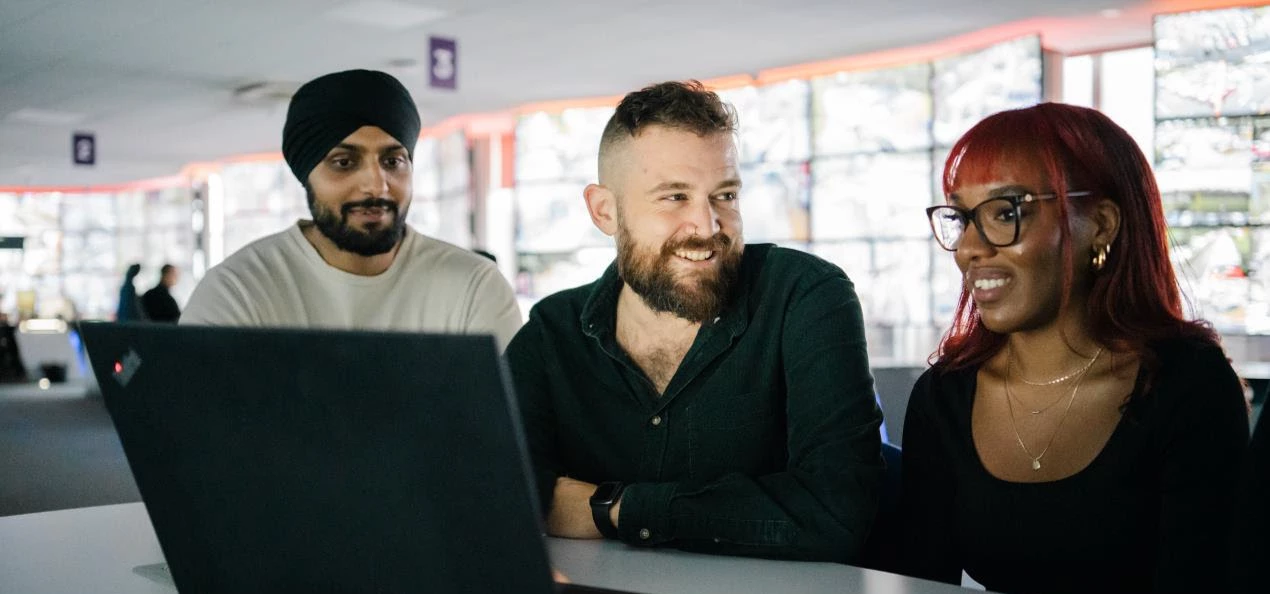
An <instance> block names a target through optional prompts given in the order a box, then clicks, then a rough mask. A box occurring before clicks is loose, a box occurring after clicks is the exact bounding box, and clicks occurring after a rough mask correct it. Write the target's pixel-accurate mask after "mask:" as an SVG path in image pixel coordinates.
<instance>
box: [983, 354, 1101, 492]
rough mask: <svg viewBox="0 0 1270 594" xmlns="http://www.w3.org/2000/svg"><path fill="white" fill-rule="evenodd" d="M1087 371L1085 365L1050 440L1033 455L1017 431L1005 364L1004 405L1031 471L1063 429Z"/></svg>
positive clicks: (1095, 357)
mask: <svg viewBox="0 0 1270 594" xmlns="http://www.w3.org/2000/svg"><path fill="white" fill-rule="evenodd" d="M1101 354H1102V350H1101V349H1099V350H1098V354H1096V355H1094V359H1097V358H1098V355H1101ZM1088 372H1089V367H1085V371H1084V372H1082V373H1081V374H1080V377H1078V378H1076V386H1075V387H1073V388H1072V395H1071V398H1069V399H1068V400H1067V408H1066V409H1064V410H1063V416H1062V417H1061V418H1059V419H1058V426H1056V427H1054V433H1052V434H1051V435H1050V440H1049V442H1048V443H1046V444H1045V449H1043V450H1041V453H1040V454H1037V455H1035V456H1033V455H1032V450H1030V449H1028V447H1027V444H1026V443H1023V435H1022V434H1021V433H1019V425H1018V423H1017V422H1016V421H1015V420H1014V402H1013V396H1012V395H1011V393H1010V366H1009V364H1008V363H1007V364H1006V367H1005V395H1006V398H1005V405H1006V407H1007V408H1009V411H1010V427H1011V428H1012V429H1014V438H1015V439H1017V440H1018V441H1019V447H1021V448H1023V453H1024V454H1027V457H1028V458H1030V459H1031V460H1032V470H1033V471H1039V470H1040V469H1041V458H1044V457H1045V454H1046V453H1048V452H1049V451H1050V446H1052V445H1054V439H1055V438H1057V437H1058V432H1059V431H1061V430H1062V429H1063V422H1064V421H1066V420H1067V414H1068V413H1070V412H1071V411H1072V403H1073V402H1076V392H1077V391H1078V390H1080V383H1081V382H1083V381H1085V374H1086V373H1088Z"/></svg>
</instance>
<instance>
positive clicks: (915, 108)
mask: <svg viewBox="0 0 1270 594" xmlns="http://www.w3.org/2000/svg"><path fill="white" fill-rule="evenodd" d="M1041 64H1042V60H1041V45H1040V39H1039V37H1036V36H1029V37H1024V38H1020V39H1016V40H1013V41H1008V42H1005V43H1000V44H996V45H993V46H991V47H987V48H983V49H980V50H977V51H972V52H968V53H965V54H962V55H957V56H949V57H947V58H944V59H941V60H937V61H934V62H924V63H918V64H910V65H905V66H900V67H894V68H887V69H881V70H871V71H863V72H842V73H837V74H834V75H830V76H825V77H820V78H815V79H811V80H790V81H785V82H780V83H776V84H770V85H764V86H747V87H742V88H736V89H726V90H722V91H720V96H721V97H722V98H723V99H724V100H725V101H727V102H729V103H731V104H732V105H733V106H734V107H735V108H736V110H737V113H738V116H739V120H740V128H741V131H740V139H739V140H740V146H739V151H740V161H741V176H742V181H743V190H742V192H741V196H742V197H741V213H742V218H743V221H744V225H745V227H744V229H745V238H746V241H747V242H748V243H760V242H772V243H776V244H779V245H784V246H787V247H792V248H796V249H801V250H807V251H811V252H813V253H816V254H818V255H820V256H821V257H823V258H825V259H827V260H830V261H832V262H834V263H836V264H838V265H839V266H841V267H842V268H843V269H844V270H846V271H847V273H848V275H850V276H851V278H852V279H853V280H854V282H855V283H856V287H857V290H858V292H859V294H860V298H861V301H862V305H863V309H864V318H865V320H866V321H867V323H868V324H870V337H869V339H870V349H871V351H872V354H873V355H874V356H875V357H877V358H879V359H895V360H904V361H919V360H922V359H924V358H925V357H926V355H928V354H929V353H930V351H931V350H932V349H933V348H934V341H935V339H936V338H937V336H938V331H939V329H940V328H942V326H943V325H944V324H946V323H948V321H949V320H950V319H951V315H952V308H953V306H954V305H955V301H956V297H957V294H958V293H957V292H958V281H957V279H958V274H957V273H956V266H955V265H954V264H953V261H952V257H951V255H948V254H947V253H945V252H943V251H941V250H938V248H936V247H935V246H934V243H933V242H932V241H931V240H930V229H929V226H928V224H927V222H926V219H925V213H924V212H923V209H924V208H925V207H926V206H929V205H931V204H933V203H934V202H935V201H936V200H937V197H940V196H941V194H940V192H939V191H937V187H938V184H937V178H938V175H939V173H940V172H941V171H942V165H943V161H944V158H945V156H946V154H947V152H948V147H949V146H951V144H952V143H953V142H955V141H956V139H957V138H958V136H960V134H962V133H963V132H964V131H965V130H967V129H968V128H969V127H970V126H971V125H973V124H974V123H976V122H978V121H979V120H980V119H982V118H983V117H984V116H986V115H988V114H991V113H994V112H996V111H1000V110H1002V109H1009V108H1013V107H1023V106H1027V105H1032V104H1035V103H1037V102H1039V101H1040V100H1041V93H1042V86H1041V85H1042V72H1041V70H1042V67H1041ZM610 115H612V108H594V109H575V110H567V111H564V112H559V113H548V112H540V113H533V114H529V115H526V116H524V117H522V118H521V120H520V122H519V126H518V127H517V130H516V194H517V200H516V204H517V215H518V224H517V242H516V246H517V251H518V257H519V267H520V273H519V277H518V279H517V281H518V282H517V290H518V292H519V293H520V294H521V298H522V303H523V305H525V306H528V305H531V304H532V303H533V302H535V301H536V300H537V299H540V298H542V297H544V296H546V295H548V294H550V293H552V292H555V291H558V290H561V289H565V288H569V287H573V286H577V285H581V284H584V283H587V282H590V281H592V280H594V279H595V278H596V277H598V276H599V275H600V274H601V273H602V272H603V270H604V268H605V267H606V266H608V265H609V263H610V262H612V260H613V258H614V256H615V252H614V250H613V247H612V240H610V239H608V238H607V237H604V236H603V235H602V234H600V233H599V231H597V230H596V229H595V227H594V225H592V224H591V222H590V219H589V218H588V216H587V212H586V207H585V204H584V202H583V198H582V189H583V188H584V187H585V186H586V184H587V183H588V182H591V181H593V180H594V179H595V176H596V151H597V149H598V147H599V142H600V134H601V133H602V131H603V128H604V124H605V123H606V122H607V120H608V118H609V116H610Z"/></svg>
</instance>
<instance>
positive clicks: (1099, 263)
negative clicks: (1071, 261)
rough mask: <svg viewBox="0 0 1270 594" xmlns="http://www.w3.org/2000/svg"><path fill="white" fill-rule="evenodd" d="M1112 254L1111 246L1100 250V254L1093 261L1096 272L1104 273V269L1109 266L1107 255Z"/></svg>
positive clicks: (1105, 246)
mask: <svg viewBox="0 0 1270 594" xmlns="http://www.w3.org/2000/svg"><path fill="white" fill-rule="evenodd" d="M1110 253H1111V246H1109V245H1104V246H1102V247H1100V248H1098V253H1097V254H1096V255H1095V256H1094V259H1093V265H1094V272H1100V271H1102V269H1103V267H1104V266H1106V265H1107V254H1110Z"/></svg>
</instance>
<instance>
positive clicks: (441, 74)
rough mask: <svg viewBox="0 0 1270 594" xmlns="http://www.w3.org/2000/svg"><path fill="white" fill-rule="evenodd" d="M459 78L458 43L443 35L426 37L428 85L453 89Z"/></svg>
mask: <svg viewBox="0 0 1270 594" xmlns="http://www.w3.org/2000/svg"><path fill="white" fill-rule="evenodd" d="M458 78H459V44H458V42H456V41H455V40H453V39H449V38H445V37H429V38H428V86H430V87H432V88H434V89H451V90H453V89H455V88H457V86H458V84H457V83H458Z"/></svg>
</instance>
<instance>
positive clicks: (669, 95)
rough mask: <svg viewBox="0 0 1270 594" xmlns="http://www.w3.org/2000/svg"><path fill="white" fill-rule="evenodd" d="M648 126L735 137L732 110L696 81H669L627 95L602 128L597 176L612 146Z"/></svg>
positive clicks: (735, 125)
mask: <svg viewBox="0 0 1270 594" xmlns="http://www.w3.org/2000/svg"><path fill="white" fill-rule="evenodd" d="M650 126H666V127H668V128H673V129H676V130H684V131H687V132H693V133H695V134H697V135H699V136H706V135H709V134H716V133H729V134H730V133H735V132H736V130H737V119H736V110H734V109H733V108H732V106H730V105H728V104H727V103H724V102H723V100H722V99H719V96H718V95H717V94H715V93H714V91H711V90H709V89H707V88H706V87H705V85H703V84H701V83H700V82H699V81H695V80H689V81H686V82H680V81H670V82H663V83H658V84H655V85H652V86H649V87H644V88H643V89H640V90H638V91H635V92H633V93H629V94H627V95H626V97H624V98H623V99H622V102H621V103H619V104H618V106H617V111H615V112H614V113H613V117H611V118H609V122H608V124H607V125H605V126H604V135H603V136H602V137H601V138H600V172H601V176H603V171H604V162H605V155H606V154H608V153H609V151H610V150H611V149H612V147H613V146H615V145H617V144H620V143H622V142H625V141H626V140H629V139H631V138H634V137H636V136H638V135H639V133H640V132H641V131H643V130H644V129H646V128H648V127H650Z"/></svg>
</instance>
